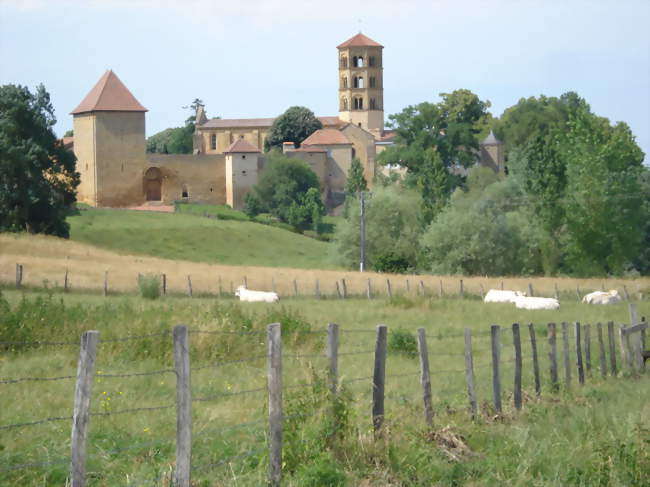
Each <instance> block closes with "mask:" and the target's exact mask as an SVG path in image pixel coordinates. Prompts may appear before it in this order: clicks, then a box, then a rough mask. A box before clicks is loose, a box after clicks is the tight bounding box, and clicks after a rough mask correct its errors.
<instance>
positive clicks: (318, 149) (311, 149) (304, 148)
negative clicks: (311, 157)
mask: <svg viewBox="0 0 650 487" xmlns="http://www.w3.org/2000/svg"><path fill="white" fill-rule="evenodd" d="M293 152H309V153H316V152H327V151H326V150H325V149H323V148H322V147H315V146H313V145H305V144H304V143H303V144H302V145H301V146H300V148H299V149H296V150H294V151H293Z"/></svg>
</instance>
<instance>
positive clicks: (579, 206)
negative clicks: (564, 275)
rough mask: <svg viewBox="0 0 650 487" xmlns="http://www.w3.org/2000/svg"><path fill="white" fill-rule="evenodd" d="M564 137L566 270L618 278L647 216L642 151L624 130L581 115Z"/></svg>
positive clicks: (641, 235) (634, 251)
mask: <svg viewBox="0 0 650 487" xmlns="http://www.w3.org/2000/svg"><path fill="white" fill-rule="evenodd" d="M569 128H570V130H568V131H567V132H566V134H564V135H563V147H564V150H563V158H564V160H565V164H566V173H567V188H566V196H565V205H564V206H565V215H566V232H565V234H564V242H563V243H564V246H565V252H566V260H567V265H568V267H569V268H570V269H571V270H572V271H573V272H574V273H576V274H580V275H605V274H616V275H620V274H622V273H623V272H624V271H625V270H626V269H627V268H629V267H630V266H631V265H632V262H634V260H635V259H636V258H637V256H638V255H639V253H640V251H641V243H642V241H643V238H644V224H645V223H646V217H647V214H646V212H645V207H644V199H646V198H647V196H646V195H643V194H642V192H641V177H642V172H643V166H642V164H643V158H644V154H643V151H641V149H640V148H639V146H638V145H637V144H636V142H635V141H634V136H633V135H632V132H631V131H630V128H629V127H628V126H627V124H625V123H623V122H618V123H617V124H616V125H614V126H611V125H610V123H609V120H607V119H606V118H602V117H596V116H594V115H592V114H591V113H590V112H588V111H586V110H585V111H582V112H581V113H580V114H579V115H578V116H577V117H576V118H575V119H572V120H571V121H570V122H569Z"/></svg>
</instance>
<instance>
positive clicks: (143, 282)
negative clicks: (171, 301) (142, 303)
mask: <svg viewBox="0 0 650 487" xmlns="http://www.w3.org/2000/svg"><path fill="white" fill-rule="evenodd" d="M138 289H139V290H140V296H142V297H143V298H145V299H158V298H159V297H160V279H159V277H158V276H157V275H154V274H147V275H144V276H140V279H138Z"/></svg>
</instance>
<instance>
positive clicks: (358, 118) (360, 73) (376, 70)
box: [337, 32, 384, 134]
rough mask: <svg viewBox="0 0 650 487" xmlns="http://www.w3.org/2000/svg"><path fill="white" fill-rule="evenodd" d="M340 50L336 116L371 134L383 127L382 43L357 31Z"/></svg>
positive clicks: (379, 131) (379, 132) (378, 131)
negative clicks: (337, 112) (337, 111)
mask: <svg viewBox="0 0 650 487" xmlns="http://www.w3.org/2000/svg"><path fill="white" fill-rule="evenodd" d="M337 49H338V51H339V118H340V119H341V120H344V121H346V122H350V123H353V124H354V125H357V126H359V127H361V128H363V129H365V130H367V131H369V132H371V133H373V134H381V132H382V131H383V130H384V78H383V70H384V68H383V58H382V49H383V46H382V45H381V44H379V43H377V42H375V41H373V40H372V39H370V38H369V37H366V36H365V35H363V34H362V33H361V32H359V33H358V34H357V35H355V36H354V37H352V38H350V39H348V40H347V41H345V42H344V43H343V44H340V45H339V46H337Z"/></svg>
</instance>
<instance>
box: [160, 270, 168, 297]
mask: <svg viewBox="0 0 650 487" xmlns="http://www.w3.org/2000/svg"><path fill="white" fill-rule="evenodd" d="M161 280H162V293H163V296H166V295H167V274H163V275H162V276H161Z"/></svg>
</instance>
